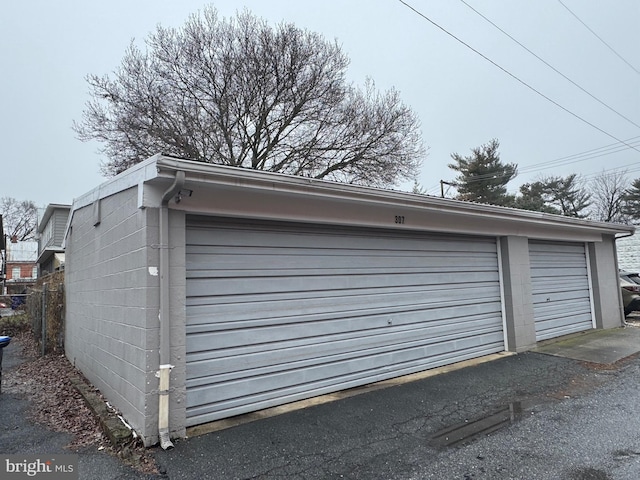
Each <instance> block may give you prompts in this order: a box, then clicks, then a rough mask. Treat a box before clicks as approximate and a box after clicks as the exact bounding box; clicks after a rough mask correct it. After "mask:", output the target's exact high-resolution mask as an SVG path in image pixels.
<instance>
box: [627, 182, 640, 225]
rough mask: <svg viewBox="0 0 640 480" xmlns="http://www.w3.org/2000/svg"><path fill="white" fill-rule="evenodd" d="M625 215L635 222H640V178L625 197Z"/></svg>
mask: <svg viewBox="0 0 640 480" xmlns="http://www.w3.org/2000/svg"><path fill="white" fill-rule="evenodd" d="M624 202H625V205H624V213H625V214H626V215H629V216H630V217H631V218H632V219H633V220H636V221H637V220H640V178H636V179H635V180H634V181H633V183H632V184H631V188H629V189H628V190H627V191H626V193H625V195H624Z"/></svg>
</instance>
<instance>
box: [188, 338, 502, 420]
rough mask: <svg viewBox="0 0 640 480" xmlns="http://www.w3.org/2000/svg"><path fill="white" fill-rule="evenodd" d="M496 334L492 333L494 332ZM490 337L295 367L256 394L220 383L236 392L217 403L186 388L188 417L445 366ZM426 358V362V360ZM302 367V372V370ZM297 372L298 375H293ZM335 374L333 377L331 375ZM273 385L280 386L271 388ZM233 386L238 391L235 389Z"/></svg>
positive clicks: (478, 352)
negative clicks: (363, 364)
mask: <svg viewBox="0 0 640 480" xmlns="http://www.w3.org/2000/svg"><path fill="white" fill-rule="evenodd" d="M494 337H495V335H494ZM491 340H492V338H491V337H488V338H485V339H484V344H483V345H486V346H478V347H475V348H473V349H470V350H468V351H466V352H465V353H464V354H462V355H461V354H459V353H454V352H455V351H454V350H452V344H450V343H449V344H447V343H443V344H441V345H438V346H436V347H434V348H433V349H432V350H431V351H428V352H426V351H425V350H424V348H423V347H419V348H416V349H412V350H406V351H403V352H402V353H403V356H404V357H405V359H404V361H401V359H400V358H399V357H398V356H397V355H396V362H394V358H393V357H394V354H395V353H388V354H386V355H377V356H375V357H374V358H375V363H376V366H374V365H371V368H368V369H365V370H356V371H354V370H353V369H352V368H351V367H350V365H349V364H348V363H347V364H343V365H341V366H337V365H335V364H332V365H331V366H330V367H328V368H329V369H328V370H327V369H326V368H327V367H326V366H325V370H323V369H322V366H321V367H316V371H315V372H312V371H310V369H308V368H305V369H298V370H297V371H295V372H288V373H292V374H293V375H294V376H295V378H294V377H292V376H288V375H287V373H282V374H280V375H274V376H271V377H268V378H267V379H265V380H266V381H265V382H264V384H263V387H264V388H265V390H262V391H260V392H259V393H255V392H254V393H253V394H252V393H250V392H252V390H247V389H246V388H245V387H246V385H244V382H242V381H240V382H238V381H236V382H232V383H226V384H221V385H218V386H217V392H216V393H217V394H219V395H223V396H225V395H229V392H235V396H232V397H230V398H225V399H220V401H219V402H216V404H210V403H207V401H208V399H209V398H210V392H211V388H215V387H212V386H208V387H204V386H203V387H198V388H196V387H188V388H189V389H190V394H191V393H193V394H192V395H189V396H188V397H187V398H188V403H187V416H188V417H189V418H192V419H198V418H200V419H209V418H225V417H228V416H232V415H238V414H241V413H246V412H249V411H252V410H256V409H261V408H267V407H271V406H274V405H280V404H282V403H287V402H292V401H295V400H299V399H303V398H308V397H309V396H316V395H321V394H323V393H329V392H333V391H335V390H336V389H347V388H352V387H356V386H359V385H364V384H367V383H371V382H375V381H380V380H386V379H389V378H394V377H396V376H398V375H406V374H410V373H413V372H416V371H420V370H425V369H427V368H435V367H439V366H442V365H447V364H450V363H453V362H456V361H461V360H468V359H471V358H476V357H479V356H482V355H486V354H489V353H493V352H494V350H495V348H498V344H499V343H500V341H496V342H495V344H492V343H491ZM425 357H426V358H428V359H429V362H425ZM300 370H302V371H303V372H304V373H301V372H300ZM296 374H298V375H296ZM333 374H335V376H333ZM275 385H280V386H282V387H281V388H276V389H271V387H274V386H275ZM236 388H237V389H238V390H236ZM248 395H251V404H250V405H247V404H246V398H247V396H248Z"/></svg>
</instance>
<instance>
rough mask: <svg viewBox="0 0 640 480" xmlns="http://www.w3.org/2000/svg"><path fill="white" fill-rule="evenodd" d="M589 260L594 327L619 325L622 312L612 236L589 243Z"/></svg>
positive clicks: (621, 320)
mask: <svg viewBox="0 0 640 480" xmlns="http://www.w3.org/2000/svg"><path fill="white" fill-rule="evenodd" d="M589 262H590V269H591V286H592V291H593V308H594V309H595V316H596V327H597V328H616V327H620V326H622V322H623V319H624V312H623V308H622V297H621V295H622V294H621V292H620V285H619V284H618V272H617V266H616V254H615V240H614V238H613V237H612V236H609V237H605V238H604V239H603V241H602V242H598V243H590V244H589Z"/></svg>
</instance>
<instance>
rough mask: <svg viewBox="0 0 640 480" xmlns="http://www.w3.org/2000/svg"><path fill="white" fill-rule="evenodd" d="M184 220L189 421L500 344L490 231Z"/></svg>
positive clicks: (497, 281) (495, 267)
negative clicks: (465, 233)
mask: <svg viewBox="0 0 640 480" xmlns="http://www.w3.org/2000/svg"><path fill="white" fill-rule="evenodd" d="M187 222H188V226H187V258H186V260H187V299H186V301H187V404H188V408H187V417H188V419H187V423H188V424H189V425H195V424H197V423H202V422H205V421H211V420H215V419H218V418H224V417H225V416H229V415H231V414H233V415H235V414H238V413H242V412H248V411H252V410H255V409H257V408H264V407H265V406H272V405H277V404H279V403H284V402H286V401H291V400H293V399H297V398H306V397H309V396H313V395H316V394H318V393H321V392H326V391H335V390H339V389H341V388H349V386H355V385H359V384H363V383H367V382H369V381H375V380H377V379H382V378H391V377H394V376H398V375H403V374H405V373H411V372H415V371H419V370H424V369H426V368H432V367H433V366H438V365H439V364H444V363H452V362H455V361H458V360H463V359H467V358H473V357H474V356H479V355H484V354H487V353H495V352H498V351H502V350H504V333H503V330H502V328H503V327H502V308H501V307H502V304H501V296H500V276H499V270H498V261H497V246H496V242H495V239H484V238H470V237H452V236H442V235H425V234H414V233H411V232H392V231H367V232H363V231H358V230H347V229H329V228H327V227H323V229H318V228H312V227H307V226H300V225H285V224H255V225H250V224H230V223H226V222H223V221H221V220H220V219H216V220H214V221H212V220H211V219H194V218H191V217H188V220H187ZM442 362H444V363H442Z"/></svg>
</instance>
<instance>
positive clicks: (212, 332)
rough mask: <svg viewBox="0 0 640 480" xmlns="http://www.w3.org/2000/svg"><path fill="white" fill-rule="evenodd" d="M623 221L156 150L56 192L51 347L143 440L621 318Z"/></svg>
mask: <svg viewBox="0 0 640 480" xmlns="http://www.w3.org/2000/svg"><path fill="white" fill-rule="evenodd" d="M632 231H633V227H628V226H624V225H612V224H604V223H596V222H589V221H584V220H578V219H572V218H565V217H559V216H553V215H547V214H542V213H537V212H525V211H520V210H514V209H506V208H500V207H494V206H487V205H479V204H473V203H467V202H459V201H455V200H448V199H441V198H435V197H428V196H424V195H415V194H408V193H401V192H395V191H386V190H378V189H372V188H365V187H357V186H352V185H344V184H337V183H331V182H324V181H316V180H311V179H306V178H301V177H291V176H286V175H279V174H268V173H264V172H257V171H253V170H243V169H234V168H229V167H222V166H214V165H207V164H202V163H196V162H191V161H188V160H183V159H178V158H172V157H167V156H161V155H157V156H154V157H152V158H150V159H149V160H147V161H146V162H143V163H141V164H139V165H137V166H135V167H133V168H131V169H130V170H128V171H126V172H124V173H123V174H121V175H119V176H117V177H115V178H114V179H112V180H110V181H109V182H107V183H105V184H103V185H101V186H99V187H97V188H96V189H94V190H92V191H91V192H89V193H87V194H86V195H84V196H83V197H81V198H79V199H77V200H76V201H75V202H74V206H73V209H72V214H71V216H70V220H69V226H68V229H67V239H66V252H67V265H66V277H67V286H66V293H67V323H66V328H67V332H66V339H67V340H66V354H67V356H68V357H69V359H70V360H71V361H72V362H74V364H75V365H76V366H77V367H78V368H79V369H81V370H82V372H83V373H84V374H85V375H86V376H87V378H88V379H89V380H90V381H91V382H92V383H93V384H94V385H96V386H97V387H98V388H99V389H100V390H101V391H102V393H103V394H104V395H105V396H106V397H107V398H108V399H109V401H110V402H111V403H113V404H114V405H115V406H116V407H117V408H118V409H119V410H121V411H122V412H123V414H124V416H125V418H127V420H128V422H129V423H130V424H131V425H133V426H134V428H135V429H136V430H137V432H138V433H139V434H140V435H141V436H142V438H143V440H144V442H145V444H146V445H152V444H154V443H157V442H158V441H160V442H161V444H162V445H163V446H165V447H166V446H168V445H170V438H173V437H179V436H184V435H185V432H186V428H187V427H189V426H194V425H198V424H202V423H206V422H210V421H213V420H218V419H222V418H227V417H231V416H234V415H238V414H242V413H247V412H252V411H256V410H260V409H263V408H266V407H271V406H275V405H281V404H285V403H288V402H291V401H295V400H299V399H304V398H310V397H313V396H317V395H319V394H323V393H328V392H334V391H338V390H342V389H346V388H350V387H354V386H359V385H364V384H367V383H371V382H375V381H379V380H383V379H388V378H393V377H397V376H401V375H405V374H409V373H414V372H419V371H423V370H426V369H430V368H434V367H437V366H442V365H447V364H451V363H455V362H459V361H461V360H467V359H471V358H477V357H481V356H484V355H487V354H491V353H497V352H501V351H505V350H509V351H522V350H526V349H529V348H532V347H534V346H535V345H536V342H537V341H540V340H544V339H549V338H554V337H557V336H561V335H566V334H569V333H574V332H578V331H582V330H587V329H591V328H612V327H618V326H620V325H621V324H622V319H623V317H622V307H621V299H620V292H619V288H618V281H617V268H616V256H615V255H616V252H615V237H616V235H625V234H628V233H630V232H632Z"/></svg>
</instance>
